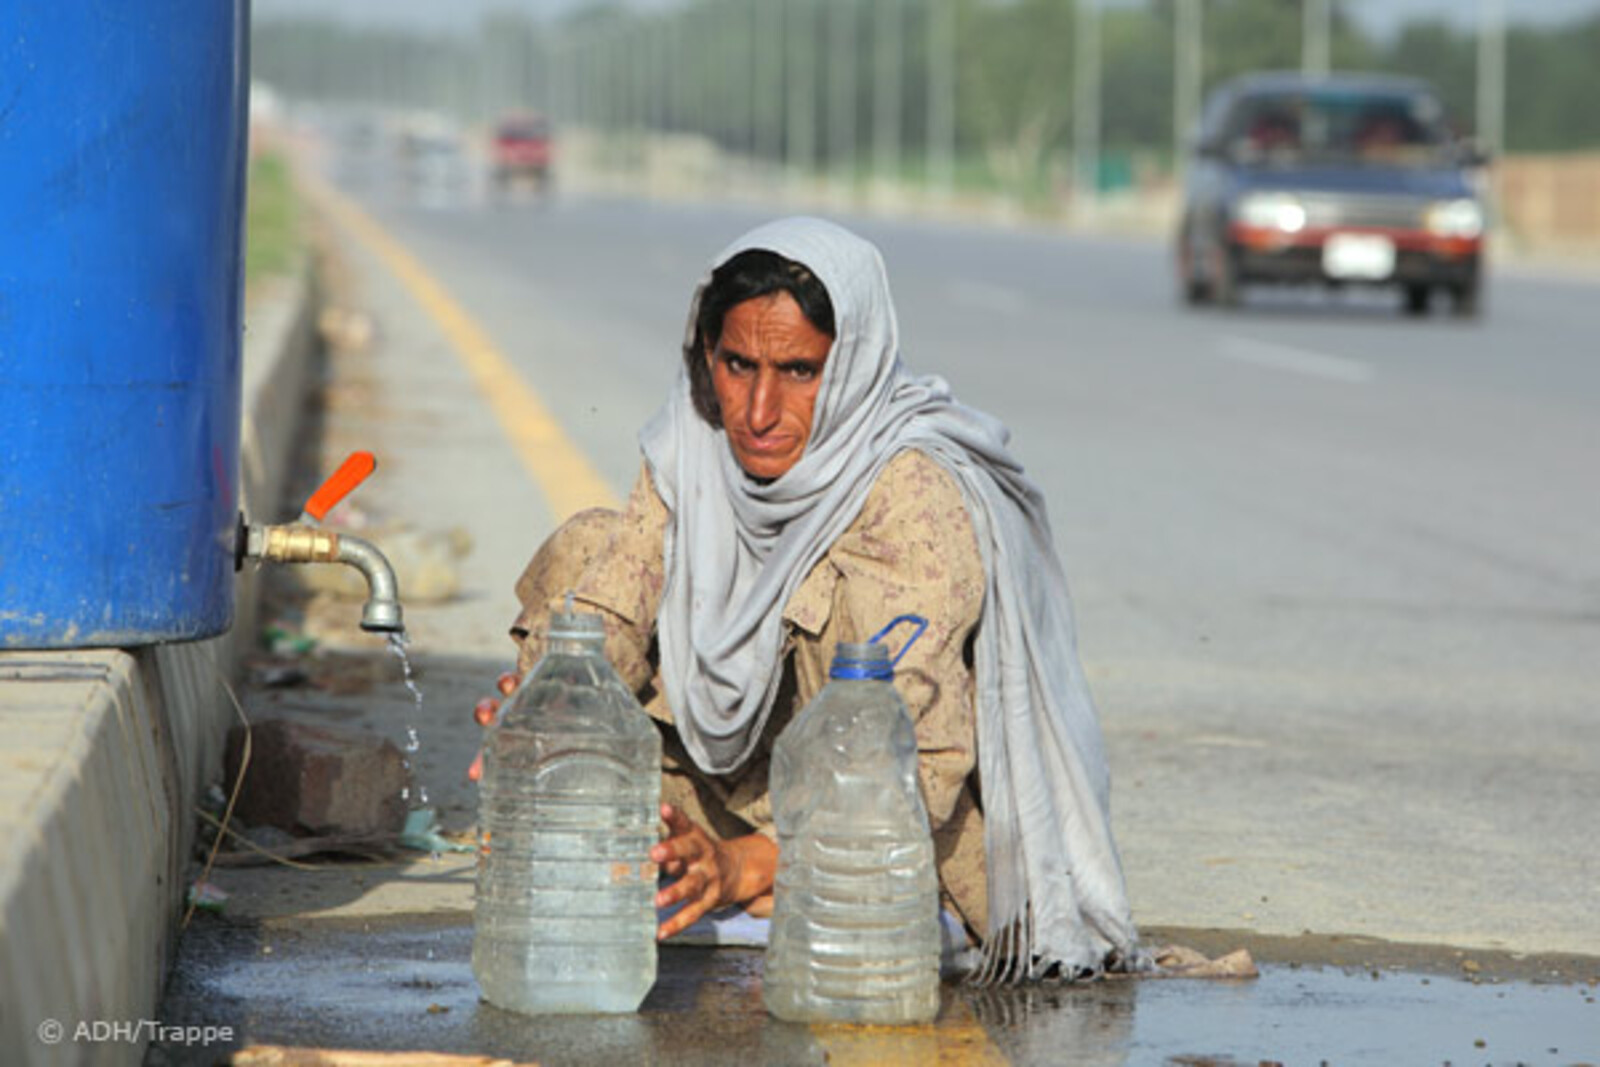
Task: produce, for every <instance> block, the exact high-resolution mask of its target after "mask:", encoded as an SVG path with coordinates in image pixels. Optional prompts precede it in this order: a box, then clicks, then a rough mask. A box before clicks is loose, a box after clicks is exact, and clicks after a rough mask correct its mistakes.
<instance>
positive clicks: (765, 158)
mask: <svg viewBox="0 0 1600 1067" xmlns="http://www.w3.org/2000/svg"><path fill="white" fill-rule="evenodd" d="M783 8H784V5H783V4H773V3H766V2H763V0H751V18H752V19H757V20H758V21H757V22H756V23H755V39H756V46H755V48H753V49H752V51H753V52H754V53H755V56H756V79H757V81H756V84H757V86H758V87H759V90H760V94H761V95H760V100H761V103H760V106H759V119H758V121H757V123H756V153H757V155H759V156H760V157H761V161H762V163H763V165H771V166H777V165H779V164H781V163H782V162H783V102H784V101H783V58H784V56H783V53H784V44H783Z"/></svg>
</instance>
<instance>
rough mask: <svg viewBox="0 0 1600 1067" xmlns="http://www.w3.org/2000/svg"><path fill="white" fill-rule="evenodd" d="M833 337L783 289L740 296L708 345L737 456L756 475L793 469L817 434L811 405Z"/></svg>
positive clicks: (715, 385) (776, 474) (772, 475)
mask: <svg viewBox="0 0 1600 1067" xmlns="http://www.w3.org/2000/svg"><path fill="white" fill-rule="evenodd" d="M831 347H833V338H831V337H829V336H828V335H827V334H825V333H823V332H822V331H821V330H819V329H817V328H816V327H815V326H813V325H811V321H810V320H809V319H807V318H806V316H805V313H804V312H802V311H801V310H800V305H799V304H797V303H795V299H794V297H792V296H790V295H789V294H788V293H785V292H782V291H780V292H776V293H772V294H770V295H768V296H758V297H754V298H752V299H750V300H746V301H744V302H743V303H741V304H735V305H734V306H733V307H732V308H730V309H728V313H727V314H726V315H724V316H723V319H722V339H721V340H720V341H719V342H718V343H717V346H716V347H715V348H713V349H711V350H710V351H708V352H707V353H706V359H707V360H708V361H709V362H710V364H711V386H712V389H713V390H714V391H715V392H716V394H717V403H718V405H719V406H720V407H721V409H722V428H723V429H724V430H725V431H726V432H727V435H728V447H730V448H732V449H733V458H734V459H736V460H738V461H739V466H740V467H742V468H744V472H745V473H746V474H748V475H750V477H752V478H760V479H762V480H766V481H770V480H771V479H773V478H778V477H781V476H782V475H783V474H785V473H787V472H788V470H789V468H791V467H793V466H794V465H795V464H796V463H798V462H799V461H800V457H801V456H802V455H804V454H805V450H806V442H807V441H809V440H810V439H811V412H812V409H813V408H814V407H816V404H817V389H818V388H819V387H820V386H821V385H822V365H823V364H824V363H826V362H827V360H828V350H829V349H830V348H831Z"/></svg>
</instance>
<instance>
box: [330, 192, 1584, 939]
mask: <svg viewBox="0 0 1600 1067" xmlns="http://www.w3.org/2000/svg"><path fill="white" fill-rule="evenodd" d="M351 191H352V192H353V193H355V194H356V195H357V196H358V197H361V198H362V199H364V201H365V204H366V206H367V208H368V210H369V211H371V212H372V213H373V214H374V216H375V217H377V218H378V219H379V220H380V222H381V223H382V224H383V225H384V226H385V227H386V228H387V229H388V230H389V232H391V233H392V234H393V235H394V236H395V237H396V238H398V239H399V240H400V241H401V242H402V243H403V244H404V245H405V246H406V247H408V248H409V249H410V250H411V251H412V252H413V253H414V254H415V255H416V256H417V257H418V259H419V260H420V261H421V262H422V263H423V264H425V265H426V267H427V269H428V270H429V271H430V272H431V273H432V274H433V276H434V277H435V278H437V279H438V280H439V281H440V282H441V283H442V284H443V285H444V286H445V287H446V288H447V289H448V290H449V291H450V292H451V293H452V294H453V295H454V296H455V298H456V299H457V300H458V301H459V302H460V303H461V304H462V305H463V306H464V307H465V308H466V309H467V311H468V312H469V313H470V314H471V315H472V316H473V317H474V318H475V319H476V320H477V321H478V323H480V324H481V325H482V326H483V327H484V329H485V330H486V331H487V333H488V334H489V335H490V336H491V337H492V338H493V340H494V342H495V343H496V344H497V345H498V346H499V348H500V349H501V350H502V351H503V352H504V353H505V354H506V355H507V356H508V357H509V358H511V359H512V360H513V361H514V363H515V364H516V367H517V369H518V370H519V372H520V373H521V374H522V375H523V376H524V377H525V378H526V379H527V380H528V381H529V382H530V383H531V384H532V385H533V386H534V388H535V389H536V390H538V392H539V394H540V395H541V396H542V397H543V399H544V400H545V402H546V404H547V405H548V406H549V407H550V409H551V410H552V411H553V413H554V414H555V416H556V417H557V419H558V420H559V421H561V423H562V424H563V426H564V428H565V429H566V431H567V432H568V434H570V435H571V436H572V438H573V439H574V440H575V441H576V443H577V444H578V446H579V447H580V448H581V449H582V450H583V451H584V452H586V453H587V454H588V456H589V457H590V459H591V460H592V462H593V463H594V464H595V466H596V467H597V468H598V469H599V471H600V472H601V473H602V474H603V476H604V477H605V478H606V480H607V481H608V482H609V483H610V484H611V486H612V487H613V489H614V490H615V491H616V492H617V493H618V494H619V495H621V494H624V493H625V492H626V489H627V487H628V485H629V484H630V483H631V481H632V478H633V476H634V474H635V472H636V470H637V465H638V454H637V448H636V445H635V434H636V432H637V430H638V428H639V426H640V425H641V424H642V423H643V422H644V420H645V419H646V418H648V416H649V415H650V414H651V412H653V411H654V410H655V408H656V406H657V405H658V404H659V403H660V402H661V400H662V398H663V397H664V396H665V394H666V391H667V389H668V386H669V385H670V383H671V382H672V380H673V376H674V374H675V372H676V367H677V363H678V358H679V357H678V352H677V346H678V344H679V343H680V339H681V336H682V330H683V324H684V317H685V313H686V308H687V301H688V297H689V294H690V291H691V289H692V286H693V284H694V282H695V280H696V279H697V278H698V277H699V276H700V274H701V272H702V271H703V270H704V268H705V265H706V263H707V261H708V260H709V259H710V257H711V256H712V255H714V253H715V252H716V251H717V250H718V249H719V248H720V247H721V246H722V245H723V244H724V243H726V242H727V241H729V240H731V239H732V238H733V237H735V236H736V235H737V234H739V233H740V232H742V231H743V230H744V229H746V228H747V227H749V226H751V225H754V224H756V223H758V222H759V221H761V220H763V219H765V218H767V217H769V216H770V215H772V214H774V213H777V212H779V211H781V210H783V209H781V208H770V209H756V208H749V207H710V206H684V205H677V206H661V205H654V206H652V205H649V204H645V203H640V202H629V201H619V200H597V199H584V198H581V197H573V196H567V197H562V198H558V199H556V200H554V201H552V202H550V203H545V204H539V203H525V204H517V205H508V206H499V207H495V206H479V207H459V208H451V209H442V210H441V209H439V208H437V207H434V208H425V207H421V206H417V205H414V204H412V205H408V204H406V203H404V202H403V201H402V200H399V199H397V198H395V197H393V196H389V195H375V194H373V192H372V190H363V189H361V188H359V187H353V188H352V189H351ZM841 221H844V222H846V223H847V224H849V225H852V226H854V227H856V228H857V229H859V230H860V231H861V232H863V233H864V234H865V235H866V236H868V237H870V238H871V239H873V240H874V241H875V242H877V243H878V245H879V246H880V247H881V248H882V250H883V252H884V256H885V259H886V261H887V263H888V267H889V272H890V278H891V282H892V284H893V286H894V291H895V296H896V300H897V305H898V308H899V313H900V325H901V337H902V345H903V353H904V358H905V360H906V362H907V364H908V365H909V366H910V367H911V368H912V369H913V370H914V371H917V372H920V373H935V374H939V375H942V376H944V377H945V378H947V379H948V380H949V381H950V382H951V383H952V385H953V387H954V390H955V392H956V394H957V395H958V396H959V397H961V398H962V399H963V400H965V401H966V402H968V403H970V404H972V405H974V406H977V407H980V408H983V409H986V410H988V411H990V412H992V413H994V414H997V415H999V416H1000V417H1001V418H1002V419H1004V421H1005V422H1006V423H1007V424H1008V425H1009V426H1010V427H1011V429H1012V431H1013V435H1014V437H1013V445H1014V449H1015V451H1016V452H1017V454H1018V455H1019V456H1020V457H1021V458H1022V460H1023V461H1024V463H1025V464H1026V466H1027V468H1028V470H1029V471H1030V473H1031V474H1032V475H1033V477H1034V478H1035V479H1037V481H1038V482H1039V483H1040V485H1041V486H1042V487H1043V489H1044V491H1045V493H1046V496H1047V498H1048V500H1049V502H1050V507H1051V515H1052V519H1053V522H1054V526H1055V530H1056V538H1057V543H1058V545H1059V548H1060V551H1061V553H1062V556H1063V558H1064V560H1065V562H1066V566H1067V570H1068V575H1069V579H1070V580H1071V582H1072V585H1073V590H1074V594H1075V598H1076V607H1077V614H1078V621H1079V627H1080V647H1081V651H1082V655H1083V657H1084V659H1085V662H1086V664H1087V667H1088V669H1089V672H1090V677H1091V681H1092V683H1093V685H1094V688H1095V693H1096V696H1097V700H1098V703H1099V706H1100V710H1101V716H1102V721H1103V724H1104V727H1105V730H1106V734H1107V738H1108V742H1109V746H1110V753H1111V760H1112V769H1113V778H1114V795H1113V807H1114V812H1115V819H1116V826H1117V831H1118V835H1119V840H1120V842H1121V846H1122V850H1123V853H1124V860H1125V864H1126V866H1127V869H1128V875H1129V879H1130V887H1131V890H1132V893H1133V898H1134V905H1135V910H1136V917H1137V918H1138V919H1139V920H1140V921H1141V922H1142V923H1144V924H1146V925H1154V926H1182V927H1220V928H1240V929H1249V930H1254V931H1256V932H1259V933H1266V934H1287V935H1297V934H1300V933H1301V932H1302V931H1306V930H1314V931H1317V932H1319V933H1328V932H1334V933H1345V934H1355V935H1365V936H1374V937H1383V938H1387V939H1392V940H1399V941H1409V942H1419V943H1430V944H1453V945H1469V946H1481V947H1500V948H1506V949H1510V950H1514V951H1531V952H1580V953H1587V954H1595V955H1600V927H1597V926H1596V924H1595V923H1594V922H1593V902H1594V897H1593V894H1594V892H1595V887H1596V886H1597V885H1600V846H1596V844H1595V843H1594V837H1593V834H1592V830H1591V829H1590V828H1589V824H1590V822H1591V821H1592V815H1593V812H1594V811H1595V810H1596V809H1597V807H1600V717H1597V716H1596V715H1595V714H1594V712H1595V710H1596V705H1597V698H1600V552H1597V551H1596V548H1597V547H1600V540H1597V536H1596V533H1595V530H1596V529H1597V528H1600V492H1597V488H1600V476H1597V470H1600V418H1597V416H1596V402H1597V400H1600V345H1597V344H1596V341H1595V338H1594V333H1595V327H1596V326H1600V311H1597V309H1596V302H1597V300H1600V286H1596V285H1594V284H1586V283H1582V282H1578V281H1570V280H1569V281H1560V280H1555V279H1551V278H1540V277H1537V276H1535V275H1531V274H1527V273H1511V272H1504V271H1502V272H1491V277H1490V282H1489V287H1488V297H1487V311H1486V313H1485V315H1484V317H1483V318H1482V319H1481V321H1476V322H1467V321H1460V320H1455V319H1452V318H1451V317H1449V315H1448V314H1447V313H1446V311H1445V310H1444V308H1443V307H1442V306H1441V308H1440V309H1439V310H1438V311H1436V312H1435V314H1434V316H1432V317H1429V318H1427V319H1425V320H1421V321H1418V320H1410V319H1407V318H1405V317H1404V316H1403V315H1402V314H1401V313H1400V311H1399V308H1398V303H1397V301H1396V300H1395V299H1394V298H1392V297H1390V296H1388V295H1386V294H1381V293H1353V294H1344V295H1338V296H1332V297H1329V296H1324V295H1320V294H1313V293H1300V292H1281V293H1280V292H1264V293H1252V294H1249V295H1248V296H1247V299H1246V305H1245V307H1244V308H1243V309H1241V310H1239V311H1236V312H1220V311H1195V310H1191V309H1187V308H1185V307H1183V306H1182V305H1181V304H1180V303H1179V301H1178V300H1177V297H1176V292H1175V285H1174V283H1173V280H1172V277H1171V271H1170V269H1169V262H1168V251H1167V249H1166V248H1165V247H1163V246H1161V245H1159V244H1156V243H1153V242H1142V241H1123V240H1112V239H1099V238H1095V239H1091V238H1085V237H1081V236H1070V235H1059V234H1040V233H1026V232H1017V231H1006V230H996V229H992V228H985V227H980V226H976V225H972V226H968V225H951V224H943V223H931V222H908V221H884V220H875V219H863V218H850V217H842V218H841ZM441 358H445V357H443V356H441ZM518 562H519V563H520V560H519V561H518Z"/></svg>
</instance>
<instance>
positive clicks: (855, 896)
mask: <svg viewBox="0 0 1600 1067" xmlns="http://www.w3.org/2000/svg"><path fill="white" fill-rule="evenodd" d="M900 621H901V620H900V619H896V620H895V623H898V622H900ZM913 621H916V622H921V621H922V620H920V619H914V620H913ZM895 623H891V624H890V627H893V626H894V625H895ZM924 625H926V624H924ZM887 632H888V628H885V630H884V633H887ZM920 634H921V631H920V630H919V631H918V636H920ZM882 636H883V634H879V635H877V637H875V638H874V639H873V641H871V642H869V643H866V644H845V643H841V644H840V645H839V646H838V648H837V649H836V650H835V652H834V660H833V666H832V669H831V670H830V671H829V681H828V684H827V685H825V686H824V687H823V689H822V691H821V692H820V693H818V694H817V695H816V697H815V698H814V699H813V700H812V701H811V703H810V704H808V705H807V706H806V708H805V710H804V711H803V712H802V713H801V714H800V716H799V718H797V719H796V720H795V721H794V722H792V723H790V725H789V727H788V728H787V729H785V730H784V731H783V733H782V734H781V735H780V736H779V737H778V740H777V743H776V744H775V745H774V747H773V751H772V769H771V786H772V805H773V814H774V817H775V819H776V822H777V828H778V874H777V884H776V891H775V892H776V896H775V900H774V905H773V915H772V933H771V940H770V942H769V944H768V946H767V956H766V973H765V978H764V979H763V996H764V998H765V1000H766V1005H767V1010H768V1011H770V1012H771V1013H772V1014H773V1015H775V1016H777V1017H778V1018H780V1019H788V1020H792V1021H801V1022H820V1021H828V1022H852V1023H891V1024H892V1023H916V1022H926V1021H928V1020H931V1019H932V1018H933V1017H934V1016H935V1015H937V1014H938V1011H939V938H940V926H939V883H938V874H937V872H936V870H935V867H934V854H933V839H932V836H931V835H930V833H929V831H928V814H927V809H926V808H925V807H924V806H923V803H922V794H921V792H920V790H919V789H918V787H917V742H916V735H915V733H914V731H913V729H912V726H911V719H910V717H909V716H908V715H907V714H906V708H905V704H904V702H903V701H901V699H900V694H899V693H898V692H896V691H895V688H894V686H893V684H892V678H893V664H891V662H890V660H889V651H888V649H887V648H886V647H885V646H884V645H882V644H880V643H878V638H881V637H882ZM912 640H913V641H915V640H916V637H915V636H913V638H912ZM907 647H910V642H907ZM904 654H905V653H904V650H902V652H901V655H904Z"/></svg>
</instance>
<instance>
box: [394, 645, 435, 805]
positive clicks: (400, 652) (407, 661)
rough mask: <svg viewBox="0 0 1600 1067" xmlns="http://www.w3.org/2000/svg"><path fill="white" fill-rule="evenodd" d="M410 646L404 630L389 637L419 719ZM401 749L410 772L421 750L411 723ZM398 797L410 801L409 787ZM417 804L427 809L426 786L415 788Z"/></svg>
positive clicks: (419, 691) (418, 693)
mask: <svg viewBox="0 0 1600 1067" xmlns="http://www.w3.org/2000/svg"><path fill="white" fill-rule="evenodd" d="M410 644H411V639H410V638H409V637H407V636H406V632H405V631H404V630H399V631H396V632H395V633H392V634H390V635H389V651H390V652H393V653H394V654H395V656H396V657H397V658H399V660H400V668H401V670H402V671H403V672H404V681H405V687H406V690H407V691H408V692H410V694H411V699H412V701H413V702H414V703H415V704H416V708H417V716H418V717H419V718H420V717H421V715H422V689H421V688H420V687H419V686H418V685H417V682H416V678H415V677H414V676H413V674H412V670H411V655H410V653H408V652H407V651H406V648H407V646H408V645H410ZM402 747H403V750H404V752H405V760H404V764H405V768H406V769H407V770H411V769H412V765H411V757H412V756H414V755H415V754H416V753H418V752H420V751H421V750H422V738H421V737H420V736H419V735H418V734H417V728H416V726H415V725H414V724H412V723H409V722H408V723H406V741H405V745H404V746H402ZM400 797H401V799H403V800H405V801H406V802H407V803H409V802H410V800H411V787H410V786H406V787H405V788H403V789H401V791H400ZM417 803H418V804H419V805H420V806H422V807H427V805H428V787H427V786H425V785H422V786H418V787H417Z"/></svg>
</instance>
